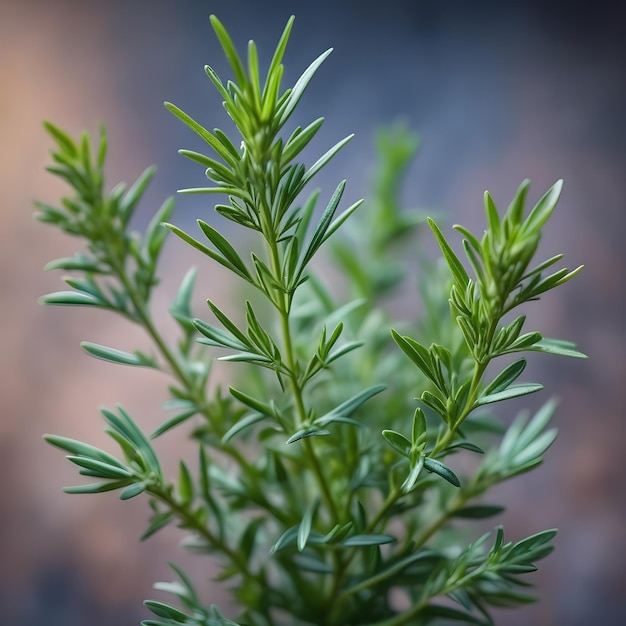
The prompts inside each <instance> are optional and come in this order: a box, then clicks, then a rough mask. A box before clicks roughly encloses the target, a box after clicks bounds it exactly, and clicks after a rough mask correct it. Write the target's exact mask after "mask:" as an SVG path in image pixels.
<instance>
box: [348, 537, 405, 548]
mask: <svg viewBox="0 0 626 626" xmlns="http://www.w3.org/2000/svg"><path fill="white" fill-rule="evenodd" d="M396 541H398V540H397V539H396V538H395V537H392V536H391V535H376V534H366V535H352V537H348V538H347V539H344V540H343V541H342V542H341V543H342V545H344V546H347V547H350V548H357V547H365V546H382V545H384V544H387V543H395V542H396Z"/></svg>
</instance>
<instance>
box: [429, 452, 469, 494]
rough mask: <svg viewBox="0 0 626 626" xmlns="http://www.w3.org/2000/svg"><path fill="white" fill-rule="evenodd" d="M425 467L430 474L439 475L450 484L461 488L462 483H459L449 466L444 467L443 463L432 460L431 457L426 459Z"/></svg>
mask: <svg viewBox="0 0 626 626" xmlns="http://www.w3.org/2000/svg"><path fill="white" fill-rule="evenodd" d="M424 467H425V468H426V469H427V470H428V471H429V472H433V473H435V474H439V476H441V477H442V478H444V479H445V480H447V481H448V482H449V483H451V484H452V485H454V486H455V487H460V486H461V481H459V479H458V478H457V475H456V474H455V473H454V472H453V471H452V470H451V469H450V468H449V467H448V466H447V465H444V464H443V463H442V462H441V461H437V459H431V458H430V457H425V458H424Z"/></svg>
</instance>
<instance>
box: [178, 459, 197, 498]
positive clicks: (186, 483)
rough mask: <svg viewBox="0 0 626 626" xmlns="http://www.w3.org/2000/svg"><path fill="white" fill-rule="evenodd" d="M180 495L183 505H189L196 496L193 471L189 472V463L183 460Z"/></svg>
mask: <svg viewBox="0 0 626 626" xmlns="http://www.w3.org/2000/svg"><path fill="white" fill-rule="evenodd" d="M178 495H179V497H180V504H181V505H182V506H188V505H189V503H190V502H191V501H192V500H193V497H194V488H193V480H192V478H191V473H190V472H189V468H188V467H187V464H186V463H185V462H184V461H182V460H181V461H180V462H179V473H178Z"/></svg>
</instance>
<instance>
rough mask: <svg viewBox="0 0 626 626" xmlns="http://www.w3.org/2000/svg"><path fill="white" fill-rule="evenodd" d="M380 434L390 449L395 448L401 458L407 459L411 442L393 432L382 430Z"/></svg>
mask: <svg viewBox="0 0 626 626" xmlns="http://www.w3.org/2000/svg"><path fill="white" fill-rule="evenodd" d="M382 434H383V437H384V438H385V441H386V442H387V443H388V444H389V445H390V446H391V447H392V448H395V449H396V450H397V451H398V452H399V453H400V454H401V455H402V456H405V457H407V458H408V457H409V453H410V452H411V442H410V441H409V440H408V439H407V438H406V437H405V436H404V435H403V434H401V433H398V432H396V431H395V430H383V433H382Z"/></svg>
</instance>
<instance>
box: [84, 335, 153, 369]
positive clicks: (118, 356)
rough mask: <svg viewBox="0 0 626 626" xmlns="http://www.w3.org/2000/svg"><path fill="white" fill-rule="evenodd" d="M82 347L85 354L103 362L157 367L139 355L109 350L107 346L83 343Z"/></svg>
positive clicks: (113, 349)
mask: <svg viewBox="0 0 626 626" xmlns="http://www.w3.org/2000/svg"><path fill="white" fill-rule="evenodd" d="M80 345H81V348H83V350H85V352H87V353H88V354H90V355H91V356H93V357H95V358H97V359H102V360H103V361H109V362H110V363H118V364H119V365H136V366H143V367H155V364H154V363H153V362H150V361H148V360H147V359H146V358H144V357H141V356H139V355H137V354H131V353H130V352H122V351H121V350H116V349H115V348H108V347H107V346H101V345H99V344H97V343H90V342H89V341H82V342H81V344H80Z"/></svg>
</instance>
